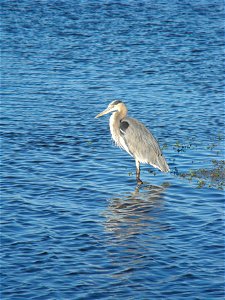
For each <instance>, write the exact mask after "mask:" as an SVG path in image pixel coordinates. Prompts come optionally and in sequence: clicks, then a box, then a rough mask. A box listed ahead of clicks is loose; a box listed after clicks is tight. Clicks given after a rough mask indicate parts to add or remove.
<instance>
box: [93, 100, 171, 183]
mask: <svg viewBox="0 0 225 300" xmlns="http://www.w3.org/2000/svg"><path fill="white" fill-rule="evenodd" d="M110 112H112V115H111V117H110V121H109V126H110V131H111V134H112V138H113V140H114V141H115V143H116V145H117V146H119V147H121V148H123V149H124V150H125V151H127V153H129V154H130V155H131V156H133V157H134V159H135V161H136V179H137V183H138V184H142V183H143V182H142V181H141V179H140V163H145V164H150V165H152V166H153V167H155V168H158V169H159V170H161V171H162V172H169V170H170V169H169V166H168V164H167V162H166V160H165V158H164V156H163V155H162V152H161V150H160V147H159V144H158V142H157V141H156V139H155V138H154V136H153V135H152V134H151V132H150V131H149V130H148V129H147V128H146V127H145V126H144V124H142V123H141V122H139V121H138V120H136V119H133V118H130V117H127V107H126V105H125V104H124V103H123V102H122V101H119V100H115V101H113V102H111V103H110V104H109V105H108V107H107V108H106V109H105V110H103V111H102V112H101V113H99V114H98V115H97V116H96V117H95V118H99V117H101V116H103V115H105V114H108V113H110Z"/></svg>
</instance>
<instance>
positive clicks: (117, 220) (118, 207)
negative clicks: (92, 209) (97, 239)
mask: <svg viewBox="0 0 225 300" xmlns="http://www.w3.org/2000/svg"><path fill="white" fill-rule="evenodd" d="M165 190H166V187H165V186H153V185H144V186H141V187H139V186H137V187H136V188H135V190H134V192H132V193H129V194H127V195H119V196H118V197H115V198H112V199H110V200H109V205H108V208H107V209H106V211H105V212H104V217H105V218H106V221H105V230H106V231H107V232H111V233H113V234H114V235H115V236H116V238H118V239H122V240H124V239H125V240H126V239H128V238H130V237H132V236H134V235H137V234H140V233H142V229H143V227H146V226H149V224H150V223H152V224H153V223H155V221H156V219H157V216H158V215H159V214H160V213H161V211H162V208H163V205H164V201H163V195H164V192H165Z"/></svg>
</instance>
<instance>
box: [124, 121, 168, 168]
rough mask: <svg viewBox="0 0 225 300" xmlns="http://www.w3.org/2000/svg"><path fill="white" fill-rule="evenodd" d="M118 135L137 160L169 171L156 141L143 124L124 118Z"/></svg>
mask: <svg viewBox="0 0 225 300" xmlns="http://www.w3.org/2000/svg"><path fill="white" fill-rule="evenodd" d="M120 136H121V138H122V139H123V141H124V143H125V144H126V147H127V148H128V149H129V152H130V154H131V155H132V156H133V157H134V158H135V159H137V160H138V161H139V162H141V163H147V164H150V165H152V166H154V167H155V168H158V169H160V170H161V171H163V172H168V171H169V167H168V165H167V163H166V160H165V158H164V156H163V155H162V152H161V150H160V147H159V144H158V142H157V141H156V139H155V138H154V136H153V135H152V134H151V132H150V131H149V130H148V129H147V128H146V127H145V126H144V124H142V123H141V122H139V121H137V120H136V119H133V118H128V117H127V118H124V119H123V120H121V122H120ZM125 150H126V149H125Z"/></svg>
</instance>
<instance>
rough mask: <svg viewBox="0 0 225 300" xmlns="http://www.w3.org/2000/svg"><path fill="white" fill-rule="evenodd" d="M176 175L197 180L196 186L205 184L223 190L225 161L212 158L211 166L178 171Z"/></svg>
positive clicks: (199, 186) (224, 185) (224, 186)
mask: <svg viewBox="0 0 225 300" xmlns="http://www.w3.org/2000/svg"><path fill="white" fill-rule="evenodd" d="M178 176H179V177H182V178H186V179H188V180H190V181H192V180H195V181H197V187H198V188H202V187H204V186H207V187H214V188H217V189H222V190H223V189H224V188H225V161H224V160H215V159H214V160H212V166H211V168H201V169H197V170H189V172H188V173H180V174H178Z"/></svg>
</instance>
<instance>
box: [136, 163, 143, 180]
mask: <svg viewBox="0 0 225 300" xmlns="http://www.w3.org/2000/svg"><path fill="white" fill-rule="evenodd" d="M140 173H141V171H140V162H139V161H138V160H136V179H137V184H142V183H143V181H142V180H141V179H140Z"/></svg>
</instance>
